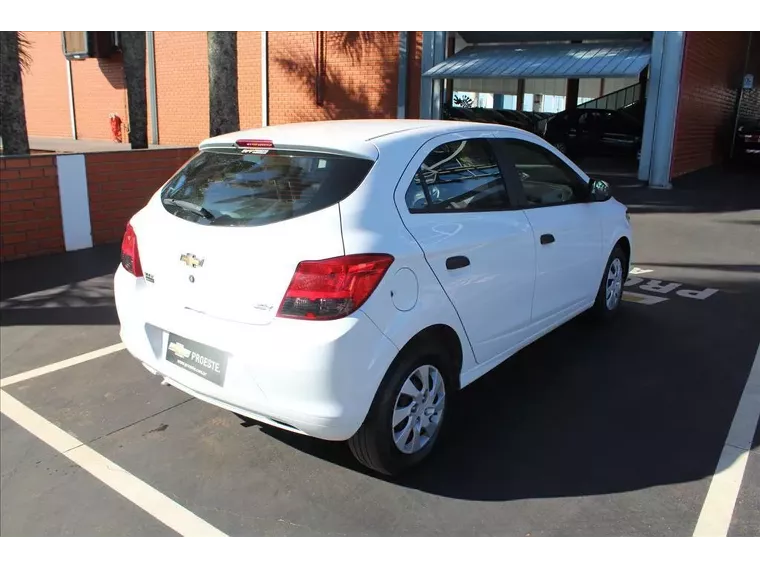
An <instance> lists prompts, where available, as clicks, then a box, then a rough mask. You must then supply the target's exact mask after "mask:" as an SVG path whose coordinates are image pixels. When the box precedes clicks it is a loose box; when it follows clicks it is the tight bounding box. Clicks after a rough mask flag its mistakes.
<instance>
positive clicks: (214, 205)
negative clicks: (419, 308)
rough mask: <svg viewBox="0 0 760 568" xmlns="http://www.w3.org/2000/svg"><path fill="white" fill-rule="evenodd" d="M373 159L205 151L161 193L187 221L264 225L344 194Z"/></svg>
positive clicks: (335, 200) (327, 204)
mask: <svg viewBox="0 0 760 568" xmlns="http://www.w3.org/2000/svg"><path fill="white" fill-rule="evenodd" d="M372 164H373V162H372V161H371V160H366V159H361V158H351V157H345V156H337V155H334V154H323V153H312V152H299V151H290V150H288V151H285V150H280V151H278V150H268V151H265V152H263V153H260V154H243V153H241V152H239V151H234V152H231V151H219V150H204V151H201V152H200V153H199V154H197V155H196V156H195V157H194V158H193V159H192V160H190V162H188V163H187V165H185V167H184V168H182V169H181V170H180V171H179V172H178V173H177V174H176V175H175V176H174V178H172V180H171V181H170V182H169V183H168V184H167V186H166V188H165V189H164V191H163V192H162V194H161V199H162V203H163V205H164V208H165V209H166V210H167V211H169V212H170V213H172V214H173V215H176V216H177V217H180V218H182V219H186V220H187V221H192V222H194V223H200V224H204V225H218V226H246V227H250V226H260V225H268V224H270V223H276V222H278V221H284V220H286V219H292V218H295V217H300V216H301V215H307V214H308V213H313V212H314V211H318V210H320V209H324V208H326V207H330V206H331V205H334V204H336V203H338V202H339V201H341V200H343V199H345V198H346V197H347V196H348V195H350V194H351V193H352V192H353V191H354V190H355V189H356V188H357V187H358V186H359V185H360V184H361V182H362V181H363V180H364V178H365V177H366V175H367V173H368V172H369V170H370V168H371V167H372Z"/></svg>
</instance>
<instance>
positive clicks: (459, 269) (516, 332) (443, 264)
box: [396, 131, 536, 363]
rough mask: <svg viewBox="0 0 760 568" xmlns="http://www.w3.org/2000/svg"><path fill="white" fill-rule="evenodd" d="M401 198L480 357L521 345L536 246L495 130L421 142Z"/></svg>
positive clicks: (403, 209)
mask: <svg viewBox="0 0 760 568" xmlns="http://www.w3.org/2000/svg"><path fill="white" fill-rule="evenodd" d="M396 204H397V206H398V208H399V212H400V213H401V216H402V219H403V221H404V224H405V226H406V227H407V229H408V230H409V232H410V233H411V234H412V236H413V237H414V238H415V240H416V241H417V242H418V243H419V245H420V247H421V248H422V251H423V252H424V255H425V258H426V260H427V262H428V264H429V265H430V267H431V269H432V270H433V272H434V273H435V276H436V277H437V279H438V280H439V282H440V283H441V286H442V287H443V289H444V290H445V292H446V294H447V295H448V297H449V299H450V300H451V302H452V304H453V305H454V308H455V309H456V311H457V313H458V315H459V318H460V319H461V321H462V325H463V326H464V328H465V331H466V332H467V337H468V338H469V340H470V343H471V345H472V348H473V351H474V353H475V358H476V360H477V361H478V362H479V363H482V362H485V361H488V360H489V359H492V358H494V357H497V356H499V355H500V354H503V353H504V352H506V351H509V350H511V349H516V348H517V346H519V344H520V343H521V342H522V341H523V339H524V338H525V337H526V334H527V329H528V326H529V325H530V318H531V303H532V300H533V286H534V278H535V272H536V251H535V246H534V244H533V232H532V230H531V227H530V224H529V223H528V220H527V217H526V215H525V213H524V212H523V211H521V210H519V209H514V208H513V203H512V201H511V200H510V198H509V195H508V192H507V189H506V187H505V183H504V179H503V176H502V173H501V169H500V166H499V164H498V163H497V161H496V159H495V155H494V152H493V146H492V139H491V138H490V133H489V132H488V131H483V132H482V133H479V134H478V135H475V134H473V133H472V132H467V136H466V137H463V136H462V135H456V134H454V135H447V136H441V137H437V138H435V139H433V140H431V141H430V142H428V143H427V144H425V145H423V146H422V148H420V150H419V152H418V153H417V154H416V155H415V157H414V158H413V160H412V162H411V163H410V164H409V166H408V167H407V169H406V171H405V174H404V175H403V176H402V178H401V181H400V183H399V186H398V189H397V192H396Z"/></svg>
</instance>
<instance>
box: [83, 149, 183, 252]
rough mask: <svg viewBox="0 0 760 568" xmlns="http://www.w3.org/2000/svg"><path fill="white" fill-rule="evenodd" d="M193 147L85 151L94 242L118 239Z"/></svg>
mask: <svg viewBox="0 0 760 568" xmlns="http://www.w3.org/2000/svg"><path fill="white" fill-rule="evenodd" d="M196 151H197V150H196V148H180V149H166V150H153V149H151V150H131V151H129V150H128V151H124V152H102V153H98V154H86V155H85V167H86V168H87V190H88V193H89V199H90V222H91V224H92V240H93V244H95V245H99V244H103V243H111V242H118V241H119V240H120V239H121V238H122V236H123V235H124V227H125V226H126V224H127V221H129V219H130V217H132V215H133V214H134V213H136V212H137V211H138V210H139V209H140V208H142V207H143V206H144V205H145V204H146V203H147V202H148V199H150V197H151V196H152V195H153V194H154V193H155V192H156V191H157V190H158V188H159V187H161V186H162V185H163V184H164V183H165V182H166V181H167V180H168V179H169V178H170V177H171V176H172V175H173V174H174V173H175V172H176V171H177V170H178V169H179V167H180V166H181V165H182V164H183V163H184V162H186V161H187V160H188V159H189V158H190V157H191V156H192V155H193V154H195V152H196Z"/></svg>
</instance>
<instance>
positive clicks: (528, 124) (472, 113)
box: [442, 106, 535, 132]
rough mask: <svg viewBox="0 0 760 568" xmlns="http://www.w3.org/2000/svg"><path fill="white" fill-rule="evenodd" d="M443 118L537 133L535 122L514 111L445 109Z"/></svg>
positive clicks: (477, 108)
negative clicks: (510, 127)
mask: <svg viewBox="0 0 760 568" xmlns="http://www.w3.org/2000/svg"><path fill="white" fill-rule="evenodd" d="M442 116H443V118H444V120H467V121H470V122H485V123H488V124H502V125H504V126H512V127H513V128H520V129H522V130H527V131H528V132H535V125H534V123H533V121H531V119H530V118H529V117H527V116H526V115H524V114H523V113H520V112H518V111H514V110H495V109H492V108H479V107H476V108H464V107H454V106H452V107H444V109H443V113H442Z"/></svg>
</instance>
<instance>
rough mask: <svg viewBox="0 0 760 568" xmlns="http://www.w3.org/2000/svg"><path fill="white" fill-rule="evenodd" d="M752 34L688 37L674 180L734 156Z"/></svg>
mask: <svg viewBox="0 0 760 568" xmlns="http://www.w3.org/2000/svg"><path fill="white" fill-rule="evenodd" d="M747 39H748V34H747V33H746V32H687V33H686V45H685V48H684V58H683V69H682V73H681V88H680V92H679V98H678V111H677V117H676V132H675V140H674V143H673V162H672V165H671V176H672V177H677V176H680V175H683V174H686V173H689V172H693V171H695V170H699V169H701V168H705V167H707V166H711V165H713V164H717V163H720V162H721V161H722V160H723V159H724V158H725V157H726V156H727V154H728V150H729V147H730V141H731V136H732V129H733V123H734V122H733V121H734V117H735V110H736V107H735V105H736V101H737V96H738V89H739V88H740V87H741V74H742V68H743V65H744V59H745V54H746V48H747Z"/></svg>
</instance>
